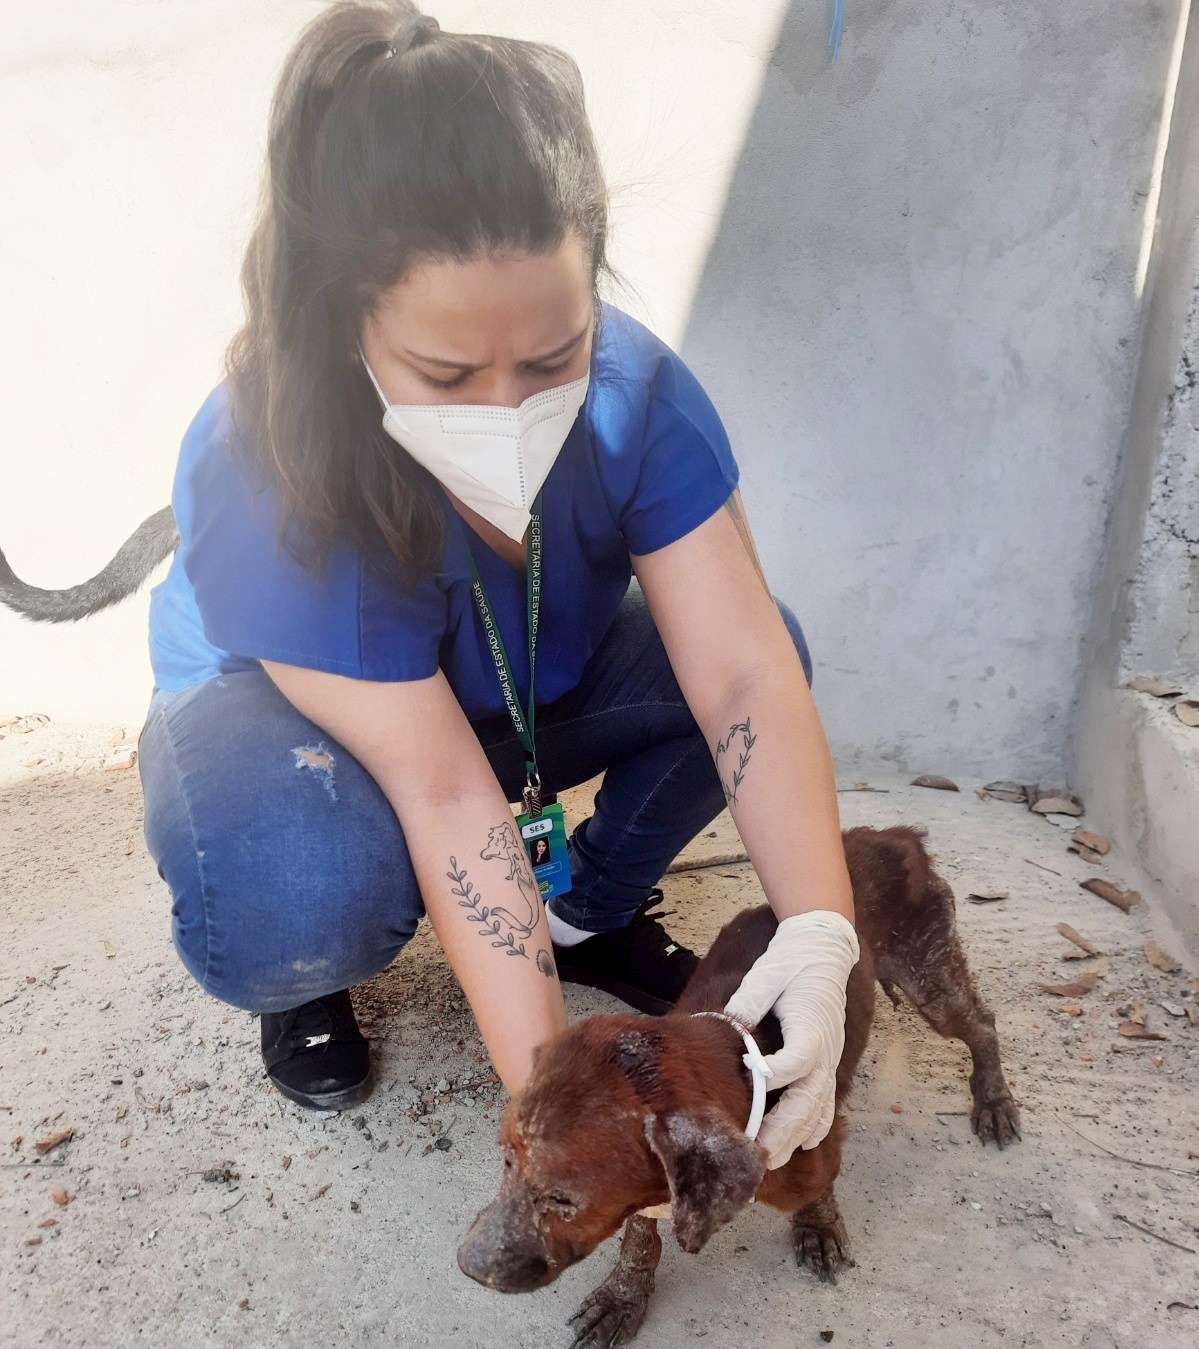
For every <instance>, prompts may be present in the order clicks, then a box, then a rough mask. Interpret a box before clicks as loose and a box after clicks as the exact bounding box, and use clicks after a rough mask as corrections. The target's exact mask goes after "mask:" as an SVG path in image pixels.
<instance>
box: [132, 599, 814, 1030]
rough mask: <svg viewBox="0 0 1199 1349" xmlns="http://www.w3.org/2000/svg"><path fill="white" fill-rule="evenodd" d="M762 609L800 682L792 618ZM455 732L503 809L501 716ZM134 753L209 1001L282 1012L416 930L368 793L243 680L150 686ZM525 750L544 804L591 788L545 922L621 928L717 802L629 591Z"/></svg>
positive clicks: (377, 797)
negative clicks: (483, 764)
mask: <svg viewBox="0 0 1199 1349" xmlns="http://www.w3.org/2000/svg"><path fill="white" fill-rule="evenodd" d="M776 603H779V602H778V601H777V600H776ZM779 611H780V613H781V614H782V617H783V619H784V621H785V623H786V625H787V628H788V631H789V632H790V633H791V636H792V639H793V641H794V642H795V646H796V650H797V651H798V653H799V656H800V659H801V661H802V662H803V667H804V672H805V674H806V675H807V678H808V682H809V683H810V682H811V679H812V664H811V658H810V656H809V654H808V649H807V644H806V642H805V640H804V636H803V632H802V630H801V628H800V625H799V623H798V621H797V620H796V618H795V616H794V614H792V613H791V611H790V610H789V609H788V608H787V607H786V605H784V604H782V603H779ZM471 724H472V726H473V727H474V730H475V732H476V734H477V735H478V737H479V741H480V744H481V745H482V747H483V749H484V751H485V753H486V754H487V757H488V760H489V761H490V763H491V766H492V768H493V769H494V770H495V774H496V777H497V779H498V780H499V783H500V786H501V787H502V788H503V790H504V792H505V794H506V796H507V799H508V800H509V801H517V800H519V798H520V788H521V785H522V783H523V781H524V755H523V751H522V750H521V747H520V743H519V742H518V740H517V738H516V735H515V733H514V732H513V730H512V725H511V723H510V722H509V721H508V718H507V716H506V714H505V715H504V716H501V717H494V718H490V719H487V720H484V721H475V722H472V723H471ZM140 749H141V753H140V755H139V764H140V768H141V780H142V790H143V793H144V795H145V805H146V818H145V831H146V843H147V846H148V847H149V850H150V853H151V855H152V856H153V858H154V860H155V862H156V863H157V865H158V872H159V875H160V876H161V877H162V878H163V880H165V881H166V883H167V886H168V888H169V890H170V894H171V900H172V904H171V925H172V929H171V930H172V936H173V938H174V942H175V948H176V950H177V951H178V952H179V956H180V959H181V960H182V961H183V963H184V965H185V966H186V967H187V969H188V970H189V971H190V973H191V974H192V975H193V976H194V977H195V978H196V979H197V980H198V981H199V983H200V984H201V985H202V987H203V988H204V989H205V990H207V991H208V992H209V993H212V994H213V995H214V996H216V997H218V998H220V999H222V1000H223V1001H225V1002H227V1003H230V1004H232V1005H233V1006H235V1007H241V1008H244V1009H246V1010H247V1011H251V1012H278V1011H284V1010H287V1009H288V1008H292V1007H298V1006H299V1005H300V1004H301V1003H304V1002H308V1001H310V1000H311V999H313V998H317V997H321V996H323V995H325V994H327V993H333V992H336V991H338V990H340V989H343V988H349V987H350V986H351V985H352V984H356V983H359V982H361V981H362V980H364V979H368V978H370V976H371V975H373V974H377V973H378V972H379V971H380V970H383V969H385V968H386V967H387V966H388V965H389V964H390V963H391V962H392V960H394V959H395V957H396V955H397V954H398V953H399V951H400V950H401V948H402V947H403V946H404V944H405V942H407V941H408V939H409V938H410V937H411V936H412V934H413V933H414V932H415V931H416V925H417V923H418V921H419V920H420V918H421V915H422V914H423V913H424V905H423V903H422V901H421V896H420V891H419V888H418V886H417V882H416V875H415V872H414V871H413V868H412V863H411V860H410V858H409V855H408V848H407V845H406V843H405V840H404V834H403V831H402V830H401V828H400V825H399V822H398V821H397V819H396V816H395V813H394V811H393V810H392V808H391V806H390V804H389V803H388V801H387V799H386V797H385V796H384V795H383V793H382V791H380V789H379V787H378V785H377V784H376V783H375V780H374V779H373V778H372V777H371V776H370V775H369V774H368V773H367V772H366V770H365V769H364V768H363V767H362V766H361V765H360V764H359V763H358V762H357V760H355V759H354V758H353V757H352V756H351V755H350V754H348V753H347V752H346V750H345V749H344V748H343V747H342V746H341V745H340V744H339V743H337V742H336V741H334V740H333V739H332V738H331V737H329V736H328V735H326V734H325V733H324V732H322V731H321V730H320V728H319V727H317V726H315V725H314V724H313V723H312V722H311V721H309V720H308V719H307V718H306V717H304V716H302V715H301V714H300V713H299V712H297V711H296V710H295V708H294V707H292V706H291V704H290V703H289V702H288V701H287V700H286V699H285V698H284V697H283V695H282V694H281V693H280V692H279V691H278V689H277V688H276V687H275V685H274V684H272V683H271V681H270V679H269V678H268V677H267V675H266V674H264V673H263V672H262V671H261V670H254V671H245V672H241V673H238V674H229V675H222V676H220V677H219V678H215V679H208V680H205V681H204V682H203V683H200V684H195V685H192V686H191V687H189V688H185V689H178V690H173V691H164V690H161V689H157V690H155V692H154V694H153V697H152V698H151V701H150V709H149V713H148V716H147V719H146V724H145V727H144V729H143V731H142V735H141V741H140ZM537 757H538V761H539V766H540V769H541V776H542V781H543V783H544V786H545V789H546V790H547V791H549V792H561V791H564V790H565V789H567V788H569V787H574V786H577V785H578V784H579V783H582V782H587V781H588V780H589V779H591V778H593V777H596V776H597V775H599V774H601V773H602V774H603V775H604V778H603V784H602V786H601V787H600V789H599V791H598V793H597V794H596V796H595V800H594V804H593V810H592V814H591V815H590V816H589V817H588V818H587V819H585V820H583V821H582V823H581V824H579V825H578V827H577V828H576V829H575V830H574V832H573V834H572V835H571V838H570V870H571V880H572V888H571V890H570V891H569V892H568V893H567V894H564V895H562V896H560V897H559V898H558V899H556V900H555V901H554V908H555V911H556V912H558V913H559V914H560V915H561V916H562V917H563V918H564V919H565V920H566V921H567V922H568V923H571V924H573V925H574V926H575V927H580V928H584V929H586V930H588V931H593V932H603V931H608V930H611V929H613V928H618V927H622V926H624V925H625V924H627V923H628V922H629V921H630V919H631V918H632V916H633V913H634V912H635V910H636V909H637V907H638V905H640V904H641V903H642V902H643V901H644V900H645V899H646V898H647V896H648V895H649V893H650V891H651V889H652V888H653V887H654V886H655V885H656V884H657V883H658V882H659V880H660V879H661V877H662V876H663V874H664V873H665V871H666V869H667V867H668V866H669V865H670V863H671V861H673V859H674V858H675V857H676V856H677V854H678V853H679V852H680V851H681V850H682V849H683V848H684V847H685V846H686V844H687V843H689V842H690V841H691V840H692V839H693V838H695V836H696V835H697V834H699V833H700V832H701V831H702V830H703V829H705V828H706V827H707V826H708V825H710V824H711V822H712V821H713V820H714V819H715V818H716V817H717V816H718V815H719V814H720V813H721V811H722V810H723V809H724V793H723V790H722V788H721V785H720V780H719V777H718V776H717V773H716V768H715V765H714V764H713V761H712V756H711V753H710V751H709V749H708V747H707V745H706V743H705V741H704V737H703V734H702V733H701V731H700V729H699V727H698V726H697V725H696V723H695V718H694V717H693V716H692V715H691V711H690V709H689V708H688V706H687V703H686V700H685V699H684V697H683V695H682V693H681V691H680V689H679V686H678V682H677V681H676V679H675V677H674V673H673V672H672V670H671V668H670V662H669V660H668V659H667V657H666V651H665V649H664V648H663V646H662V641H661V638H660V637H659V636H658V631H657V628H656V627H655V626H654V623H653V620H652V618H651V617H650V614H649V610H648V609H647V607H646V604H645V600H644V598H643V596H642V594H641V590H640V588H639V587H638V586H637V584H636V582H634V583H633V584H632V585H631V586H630V588H629V592H628V594H627V595H626V596H625V599H624V602H623V604H622V606H621V608H620V610H619V612H618V614H617V616H616V618H615V619H614V620H613V622H612V625H611V627H610V628H609V629H608V631H607V633H606V634H605V635H604V638H603V640H602V641H601V643H600V644H599V646H598V647H597V648H596V650H595V651H594V653H593V654H592V656H591V658H590V660H589V661H588V662H587V665H586V666H585V668H584V671H583V677H582V679H581V680H580V682H579V684H578V685H577V687H576V688H574V689H573V690H572V691H571V692H570V693H568V694H566V695H565V696H563V697H562V698H559V699H558V700H557V701H556V702H554V703H549V704H546V705H545V706H544V707H540V706H539V707H538V709H537Z"/></svg>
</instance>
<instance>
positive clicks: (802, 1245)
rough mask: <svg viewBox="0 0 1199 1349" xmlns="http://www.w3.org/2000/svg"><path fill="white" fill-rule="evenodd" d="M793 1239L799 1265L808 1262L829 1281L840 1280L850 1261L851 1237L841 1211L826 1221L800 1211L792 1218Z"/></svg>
mask: <svg viewBox="0 0 1199 1349" xmlns="http://www.w3.org/2000/svg"><path fill="white" fill-rule="evenodd" d="M791 1240H792V1242H793V1243H794V1246H795V1263H796V1264H797V1265H807V1267H808V1268H809V1269H810V1270H811V1271H812V1272H813V1273H814V1274H815V1275H816V1276H817V1278H819V1279H823V1280H824V1282H825V1283H836V1282H837V1271H838V1270H839V1269H840V1268H841V1267H842V1266H843V1265H844V1264H846V1263H847V1262H849V1238H848V1237H847V1236H846V1234H845V1224H844V1223H843V1222H842V1221H841V1215H840V1214H839V1213H836V1212H835V1211H834V1216H833V1218H832V1220H831V1221H827V1220H824V1221H822V1220H819V1219H816V1220H814V1219H813V1218H811V1217H806V1216H805V1214H804V1211H803V1210H800V1212H799V1213H797V1214H796V1215H795V1216H794V1218H792V1220H791Z"/></svg>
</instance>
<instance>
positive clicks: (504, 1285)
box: [458, 1234, 550, 1293]
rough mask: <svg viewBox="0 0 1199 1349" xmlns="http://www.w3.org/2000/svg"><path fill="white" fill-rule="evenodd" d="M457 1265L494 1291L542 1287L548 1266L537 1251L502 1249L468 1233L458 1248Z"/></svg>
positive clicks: (514, 1291) (469, 1276) (547, 1262)
mask: <svg viewBox="0 0 1199 1349" xmlns="http://www.w3.org/2000/svg"><path fill="white" fill-rule="evenodd" d="M458 1268H459V1269H460V1270H461V1271H462V1272H463V1274H465V1275H466V1276H467V1278H470V1279H474V1281H475V1282H476V1283H481V1284H482V1285H483V1286H484V1287H485V1288H492V1289H494V1290H495V1291H496V1292H497V1293H528V1292H531V1291H532V1290H533V1289H534V1288H540V1287H541V1286H542V1284H543V1283H544V1282H545V1278H546V1275H547V1274H548V1273H549V1268H550V1266H549V1261H548V1260H547V1259H546V1258H545V1255H544V1253H543V1252H541V1251H538V1250H534V1249H531V1248H529V1247H526V1248H525V1249H523V1250H510V1249H505V1248H504V1247H503V1246H495V1245H492V1244H491V1243H490V1242H488V1241H487V1240H485V1239H482V1240H481V1239H479V1238H477V1237H474V1236H473V1234H470V1235H468V1236H467V1237H466V1238H465V1239H464V1240H463V1242H462V1244H461V1245H460V1246H459V1247H458Z"/></svg>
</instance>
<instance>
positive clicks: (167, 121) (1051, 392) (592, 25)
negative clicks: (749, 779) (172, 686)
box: [0, 0, 1179, 779]
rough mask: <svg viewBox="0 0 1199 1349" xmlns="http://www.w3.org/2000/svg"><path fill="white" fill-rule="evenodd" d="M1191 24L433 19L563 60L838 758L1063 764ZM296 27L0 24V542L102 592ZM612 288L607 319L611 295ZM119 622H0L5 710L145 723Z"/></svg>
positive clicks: (619, 221) (1031, 13)
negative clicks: (1151, 205)
mask: <svg viewBox="0 0 1199 1349" xmlns="http://www.w3.org/2000/svg"><path fill="white" fill-rule="evenodd" d="M1178 3H1179V0H1162V3H1138V4H1133V5H1130V4H1128V3H1127V0H1062V2H1061V3H1059V4H1057V5H1055V6H1053V7H1040V6H1029V5H1021V4H1012V3H987V4H980V3H969V4H967V3H961V0H954V2H952V3H951V0H890V2H888V0H871V3H866V0H846V20H847V26H846V34H845V39H844V43H843V46H842V48H841V54H840V58H839V60H838V62H837V63H836V65H832V64H830V60H829V53H828V51H827V49H826V48H825V46H824V39H825V36H826V33H827V30H828V24H829V20H830V18H831V13H832V3H831V0H828V2H827V3H813V2H812V0H795V3H794V4H792V5H787V4H785V3H781V0H754V3H752V4H751V3H749V0H742V3H731V4H730V3H728V0H720V2H718V0H642V2H641V3H639V4H625V3H615V2H613V3H605V4H602V5H601V4H598V3H596V4H593V5H571V6H565V5H562V4H560V3H557V0H553V2H551V0H528V2H527V3H509V2H508V0H488V2H487V3H483V2H482V0H444V2H443V3H436V2H435V0H428V5H427V7H428V8H429V9H430V10H431V11H432V12H434V13H435V14H436V15H437V16H438V17H439V18H440V19H441V21H442V23H443V25H444V26H445V27H448V28H455V27H456V28H474V29H487V30H491V31H500V32H509V33H515V34H521V35H525V36H530V37H539V38H545V39H548V40H551V41H554V42H557V43H558V44H559V45H562V46H564V47H566V48H567V49H569V50H570V51H571V52H572V53H573V54H574V55H575V57H576V58H577V59H578V61H579V63H580V65H581V67H582V69H583V73H584V77H585V79H586V82H587V87H588V91H589V99H590V106H591V111H592V116H593V120H594V122H595V124H596V127H597V130H598V132H599V135H600V138H601V141H602V144H603V147H604V152H605V157H606V162H607V164H608V167H609V172H610V176H611V178H612V180H613V184H614V188H615V190H616V193H615V195H616V221H615V223H616V250H615V251H616V261H617V263H618V265H619V266H620V267H621V269H622V270H623V272H624V274H625V276H626V278H627V280H628V282H629V287H630V295H631V296H632V299H631V301H630V307H632V308H633V309H634V310H635V312H637V313H639V315H641V316H642V317H644V318H645V319H646V320H647V321H649V322H650V323H651V325H652V326H654V327H655V328H656V329H657V330H658V331H659V332H661V333H662V335H663V336H664V337H665V338H666V339H667V340H669V341H672V342H675V343H676V344H678V345H680V346H681V349H682V350H683V352H684V354H685V356H686V357H687V358H688V359H689V360H690V361H691V362H692V363H693V365H694V367H695V368H696V370H697V372H698V373H699V375H700V376H701V378H702V379H703V380H704V381H705V382H706V384H707V385H708V387H709V388H710V390H711V392H712V394H713V397H714V398H715V400H716V402H717V405H718V407H719V408H720V410H721V412H722V414H723V415H724V417H725V419H726V421H727V422H728V424H729V427H730V429H731V431H732V433H733V438H734V443H735V446H736V450H737V453H738V456H739V458H740V461H741V464H742V468H743V493H744V496H745V499H746V502H747V505H748V509H749V512H750V518H751V520H752V522H753V523H754V527H755V533H756V534H757V536H758V540H759V545H760V550H761V552H762V555H763V560H764V562H765V565H766V567H767V570H768V572H769V574H770V576H771V578H772V581H773V583H774V586H775V589H776V590H777V591H778V592H779V593H780V594H782V595H783V596H784V597H786V598H787V599H788V601H789V602H790V603H791V604H792V606H793V607H794V608H795V609H796V611H797V612H798V613H799V614H800V615H801V617H802V618H803V620H804V622H805V625H806V627H807V628H808V630H809V634H810V637H811V640H812V644H813V648H814V652H815V656H816V661H817V666H818V669H817V681H818V685H817V687H818V694H819V699H820V704H821V707H822V710H823V713H824V716H825V719H826V723H827V725H828V727H829V730H830V735H831V738H832V741H833V744H834V749H835V750H836V752H837V753H838V755H839V756H840V757H841V759H842V760H843V761H846V762H848V761H850V760H853V759H862V760H868V759H873V758H877V757H880V756H881V757H884V758H889V759H893V760H897V761H899V762H900V763H902V764H906V765H909V766H911V767H912V768H917V769H941V770H951V771H961V772H975V771H976V772H979V773H982V774H987V775H991V774H993V775H995V776H1016V777H1026V778H1029V779H1031V778H1033V777H1045V776H1052V775H1053V774H1054V773H1060V772H1062V771H1064V768H1065V764H1066V751H1067V744H1068V733H1069V727H1070V722H1071V717H1072V713H1073V708H1074V704H1075V699H1076V695H1077V690H1078V683H1079V650H1080V642H1081V639H1082V636H1083V632H1084V628H1085V624H1086V620H1087V616H1088V614H1089V612H1090V606H1091V600H1092V596H1093V593H1094V589H1095V584H1096V580H1097V576H1098V566H1099V559H1100V550H1101V540H1102V537H1103V524H1104V521H1105V518H1106V516H1107V513H1108V510H1109V508H1110V505H1111V502H1112V499H1113V497H1112V494H1113V484H1114V481H1115V474H1116V468H1117V463H1118V456H1119V449H1120V444H1121V433H1122V430H1123V426H1124V422H1125V418H1126V407H1127V401H1128V396H1129V391H1130V385H1131V376H1132V369H1133V364H1132V362H1133V352H1134V343H1133V342H1132V340H1131V339H1132V338H1133V336H1134V334H1135V333H1136V331H1137V325H1138V312H1139V298H1138V296H1137V293H1136V284H1135V276H1136V270H1137V261H1138V256H1139V248H1140V242H1141V231H1142V223H1143V222H1142V216H1143V211H1144V204H1145V200H1146V195H1145V194H1146V192H1147V189H1148V179H1149V174H1150V166H1151V160H1152V155H1153V149H1154V145H1155V142H1156V138H1157V132H1158V122H1159V118H1160V113H1161V105H1162V87H1163V82H1164V76H1165V70H1166V65H1167V60H1168V56H1169V49H1170V43H1171V40H1172V37H1173V33H1174V29H1175V26H1176V20H1177V14H1178ZM318 7H319V6H317V5H314V4H311V3H283V2H282V0H205V2H204V3H202V4H184V3H177V2H176V3H172V4H169V5H166V4H154V3H149V2H148V0H143V2H141V3H138V2H136V0H121V2H118V0H93V2H92V3H88V4H75V3H70V2H69V0H68V2H67V3H64V4H62V5H60V6H57V7H54V8H51V9H50V10H37V9H35V7H33V6H7V7H5V8H4V9H3V10H0V51H3V52H4V53H5V56H4V58H3V62H2V64H0V159H2V160H3V162H4V164H5V166H6V191H5V193H4V194H3V196H2V198H0V239H3V240H4V245H3V248H2V250H0V293H3V295H4V297H5V304H4V305H3V306H0V446H2V447H3V448H2V449H0V540H2V541H3V545H4V547H5V549H6V550H7V551H8V553H9V556H10V560H11V561H12V563H13V565H14V566H15V567H16V569H17V570H18V572H20V573H22V574H23V575H25V576H26V578H27V579H29V580H31V581H34V582H37V583H40V584H44V585H60V584H66V583H68V582H71V581H75V580H78V579H80V578H81V577H82V576H84V575H85V574H89V573H90V572H91V571H93V570H95V568H96V567H98V566H99V565H100V564H101V563H102V562H103V561H104V560H105V559H106V558H107V556H108V555H109V554H110V552H111V551H112V549H113V548H114V547H115V545H116V544H117V543H118V542H119V540H120V539H122V538H123V537H124V536H125V534H126V533H127V532H128V531H129V529H130V528H131V527H132V525H133V524H134V523H135V522H136V521H137V520H139V519H141V518H142V517H143V516H144V515H146V514H148V513H149V512H150V511H152V510H153V509H155V508H156V507H158V506H159V505H161V504H162V502H163V501H164V500H165V497H166V493H167V490H168V487H169V482H170V477H171V472H172V468H173V460H174V455H175V452H176V447H177V444H178V439H179V436H180V434H181V433H182V431H183V429H184V427H185V426H186V424H187V421H188V420H189V418H190V417H191V415H192V413H193V411H194V410H195V408H196V407H197V406H198V405H199V403H200V401H201V400H202V399H203V397H204V395H205V394H206V393H207V391H208V389H209V388H210V387H211V385H212V383H213V382H214V380H215V379H216V378H217V375H218V368H219V360H220V355H221V350H222V347H223V345H224V343H225V341H226V339H227V337H228V335H229V333H230V332H231V331H232V329H233V327H234V324H235V322H236V318H237V314H238V295H237V287H236V272H237V265H238V258H239V253H240V250H241V247H242V246H243V244H244V240H245V235H246V231H247V228H248V221H249V212H250V209H251V207H252V203H253V199H254V193H255V190H256V178H257V172H258V167H259V162H260V156H261V146H262V138H263V132H264V127H265V116H266V105H267V100H268V97H269V93H270V89H271V85H272V82H273V79H274V76H275V72H276V71H277V69H278V65H279V62H280V60H281V59H282V56H283V53H284V51H285V50H286V47H287V45H288V43H289V42H290V40H291V38H292V36H293V35H294V33H295V32H296V30H297V29H298V28H299V26H300V25H301V23H302V22H303V21H304V20H305V19H306V17H307V16H308V15H309V14H311V13H313V12H315V10H316V9H317V8H318ZM626 299H628V297H626ZM144 623H145V601H144V598H139V600H137V601H136V602H132V603H130V604H128V605H126V606H125V607H124V608H123V609H122V610H120V611H118V612H116V613H113V614H109V615H105V616H101V617H97V618H95V619H92V620H90V621H88V622H87V623H85V624H83V625H81V626H80V627H79V628H77V629H72V630H65V631H55V630H47V629H40V628H33V627H31V626H30V625H27V624H23V623H20V622H19V621H17V620H15V619H13V618H11V617H9V616H8V615H0V649H2V650H3V652H4V660H3V663H2V665H0V710H12V711H33V710H42V711H47V712H49V713H51V714H52V715H56V716H84V717H105V718H108V717H117V718H127V719H135V718H136V717H137V716H138V715H139V713H140V709H141V707H142V705H143V703H144V699H145V696H146V692H147V690H148V687H149V674H148V668H147V665H146V662H145V657H144V649H145V637H144Z"/></svg>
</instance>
